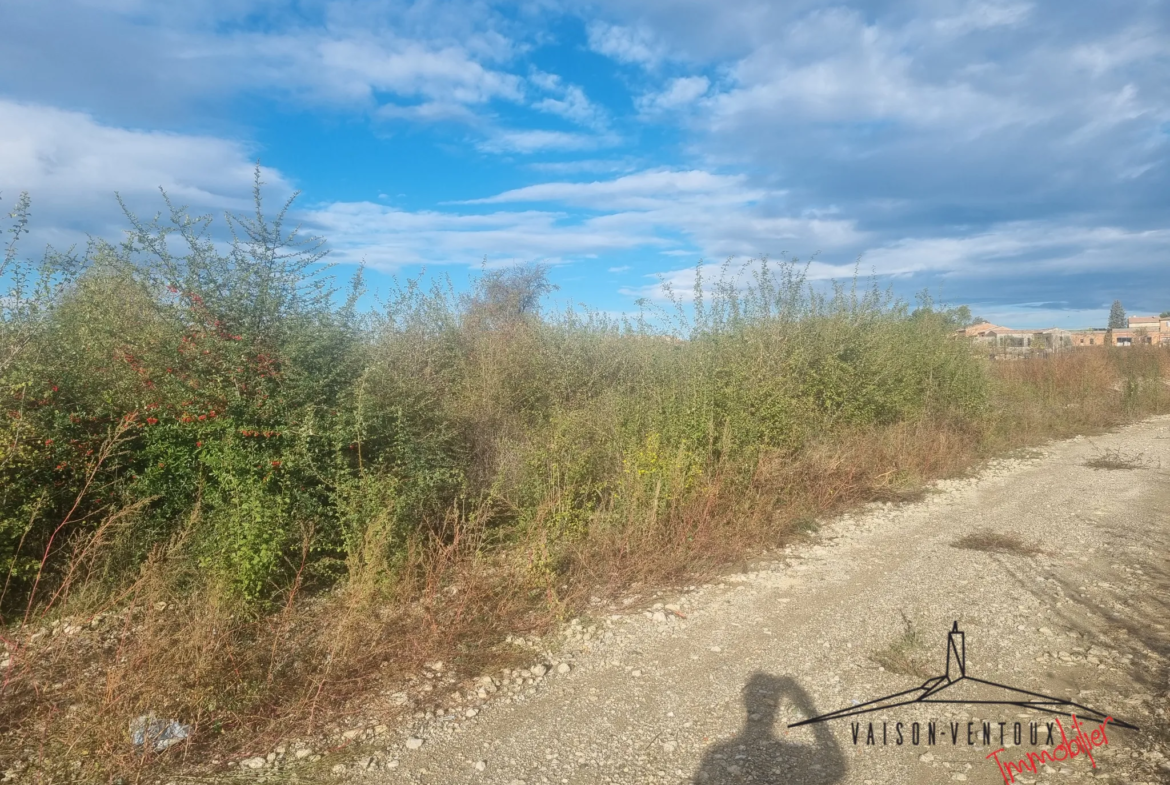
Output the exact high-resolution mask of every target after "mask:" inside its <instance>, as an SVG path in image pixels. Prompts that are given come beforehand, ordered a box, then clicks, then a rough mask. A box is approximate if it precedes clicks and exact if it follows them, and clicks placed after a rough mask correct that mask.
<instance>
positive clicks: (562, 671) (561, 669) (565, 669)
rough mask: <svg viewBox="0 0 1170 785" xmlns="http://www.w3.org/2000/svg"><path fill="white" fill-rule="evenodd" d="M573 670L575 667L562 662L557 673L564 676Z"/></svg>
mask: <svg viewBox="0 0 1170 785" xmlns="http://www.w3.org/2000/svg"><path fill="white" fill-rule="evenodd" d="M571 670H573V666H572V665H570V664H569V663H567V662H562V663H561V664H560V665H558V666H557V673H559V674H561V675H562V676H563V675H564V674H566V673H568V672H569V671H571Z"/></svg>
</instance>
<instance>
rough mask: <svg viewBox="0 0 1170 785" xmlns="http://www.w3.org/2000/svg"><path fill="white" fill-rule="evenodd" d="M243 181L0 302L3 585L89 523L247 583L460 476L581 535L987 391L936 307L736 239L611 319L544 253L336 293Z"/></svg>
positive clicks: (455, 502) (115, 559)
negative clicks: (766, 255) (665, 296)
mask: <svg viewBox="0 0 1170 785" xmlns="http://www.w3.org/2000/svg"><path fill="white" fill-rule="evenodd" d="M255 198H256V205H257V212H256V214H255V216H252V217H246V218H241V217H232V216H228V222H229V225H230V227H231V228H232V230H233V233H232V236H233V241H232V242H231V244H230V245H229V246H228V247H227V248H226V249H223V248H220V247H217V245H216V243H215V242H213V240H212V238H211V236H210V234H209V225H210V220H211V219H210V218H207V217H204V218H192V217H190V216H188V215H186V214H185V212H184V211H183V210H181V209H176V208H173V207H172V206H171V205H170V203H169V202H168V203H167V206H168V208H169V222H168V221H160V219H159V218H158V217H156V218H155V220H154V221H153V222H150V223H143V222H141V221H139V220H137V219H135V218H133V217H132V216H129V213H127V215H128V216H129V217H130V220H131V229H130V230H129V231H128V232H127V238H126V240H125V241H124V242H123V243H122V244H121V245H118V246H114V245H111V244H108V243H96V244H94V245H92V246H91V247H90V248H89V249H88V251H87V253H86V255H85V257H84V259H82V260H80V262H70V263H69V264H66V263H65V262H64V261H63V258H58V257H54V259H53V260H50V263H43V264H42V265H41V268H42V269H41V274H42V278H44V279H45V283H43V284H42V285H41V287H40V289H39V290H38V292H39V294H38V296H37V298H34V299H35V300H36V302H37V303H38V308H35V309H32V310H29V309H25V310H19V309H10V310H9V311H7V312H6V315H5V316H6V318H5V325H4V327H5V330H6V340H8V341H9V343H11V342H12V338H11V337H10V336H12V335H15V334H16V333H17V332H21V334H22V335H27V337H26V340H25V344H24V345H23V346H22V347H21V349H20V350H19V352H14V353H13V358H12V360H11V361H9V363H8V364H7V365H6V367H5V368H4V370H3V377H2V384H3V391H2V392H3V395H4V396H5V397H6V399H7V406H6V408H7V414H8V417H7V419H6V420H5V423H4V429H5V430H4V433H3V437H4V443H5V444H6V445H7V446H6V448H5V450H6V452H5V457H4V462H3V465H2V466H0V483H2V485H3V488H4V490H3V492H2V494H3V495H2V496H0V567H2V568H3V569H4V572H6V573H7V580H8V586H7V589H6V592H5V601H6V602H7V604H8V605H9V606H11V605H13V604H17V605H25V604H27V603H28V602H29V601H35V600H37V599H38V598H37V597H34V596H33V592H34V587H35V586H36V585H37V584H38V582H39V581H47V582H48V584H55V583H56V582H59V581H60V580H61V575H62V569H63V565H64V564H66V563H67V561H68V558H69V555H70V554H76V553H77V552H78V550H79V549H84V548H85V547H86V545H85V544H86V543H87V542H89V541H90V540H91V539H92V538H94V537H95V536H97V535H98V534H99V533H100V535H101V537H103V538H105V541H108V542H109V543H110V544H109V545H107V546H106V547H105V548H104V553H105V556H104V557H103V561H102V565H101V568H100V570H101V571H102V573H103V574H104V575H105V576H106V578H107V579H108V580H109V581H110V582H111V585H110V588H111V589H113V588H114V585H116V584H117V583H118V581H119V580H120V579H122V578H124V577H126V576H128V575H132V574H133V573H134V570H135V565H137V564H138V563H140V562H141V561H142V559H143V558H145V557H146V555H147V554H148V553H149V552H150V551H151V549H152V548H154V547H156V546H157V545H159V544H160V543H164V542H166V541H168V540H169V539H171V538H173V537H176V536H178V535H179V534H180V533H182V534H183V536H184V537H187V538H189V539H191V540H192V541H193V543H194V545H193V547H194V549H195V551H196V552H197V553H198V554H199V558H200V560H201V564H202V565H203V566H204V568H205V569H206V571H207V574H208V575H209V576H212V577H213V578H214V579H215V580H216V581H218V583H219V584H220V585H221V587H222V588H223V589H225V590H228V593H229V594H231V595H232V596H236V597H237V598H239V599H241V600H246V601H248V602H252V603H255V602H263V601H265V600H267V599H270V598H272V597H274V596H276V595H277V594H278V593H279V592H280V591H281V590H282V589H284V588H285V587H287V586H288V585H289V582H290V581H291V580H292V577H293V575H294V574H296V575H297V576H298V579H302V580H303V579H306V578H309V579H312V580H316V581H318V582H322V583H328V582H331V581H333V580H335V579H337V578H338V577H341V576H342V575H343V571H344V563H345V559H346V558H347V556H348V555H349V554H351V553H352V552H353V549H354V548H355V547H357V544H358V543H361V542H363V541H364V537H365V527H366V526H367V525H368V523H369V521H371V520H374V519H375V518H378V519H381V518H384V517H385V516H386V515H389V517H390V520H391V521H392V526H391V527H390V531H389V532H387V534H386V538H385V542H384V547H386V548H387V549H389V550H390V553H388V554H387V557H388V559H389V561H390V562H391V563H393V562H394V560H395V559H396V558H397V557H398V556H400V555H401V552H402V549H403V548H404V547H405V545H406V542H407V540H408V538H409V536H410V535H411V534H412V533H414V532H418V531H421V530H426V529H428V528H429V529H432V530H435V531H440V530H441V529H442V526H443V522H444V521H445V520H446V519H447V516H448V514H449V512H450V510H451V509H454V508H457V507H459V506H460V505H463V507H464V508H466V507H467V506H468V505H471V506H472V507H482V508H490V509H491V510H492V514H491V516H490V517H491V520H492V526H493V527H494V529H495V531H496V532H497V535H498V536H499V537H502V538H504V539H507V538H509V537H511V536H515V535H518V534H519V533H522V532H523V531H526V530H527V527H529V526H532V525H538V526H542V527H547V528H549V531H550V532H552V533H555V535H556V537H561V536H564V537H568V538H570V539H572V538H574V537H575V538H581V537H586V536H587V535H588V534H589V531H590V529H591V527H600V528H601V529H607V528H612V527H613V526H615V525H619V524H620V525H633V524H634V523H635V522H636V521H639V520H641V521H643V522H644V520H645V519H646V518H647V516H649V517H650V518H651V519H653V518H655V517H656V516H657V515H658V511H659V510H661V509H665V508H666V507H668V506H669V505H672V504H676V503H678V502H679V501H680V500H682V499H683V498H684V497H686V496H687V494H688V493H690V492H691V491H692V490H693V488H694V487H695V482H696V478H698V477H700V476H702V475H703V474H704V473H708V474H710V473H711V472H714V471H723V472H728V471H730V472H731V473H732V474H735V473H736V472H738V473H739V475H740V476H741V479H743V480H744V481H746V480H747V479H748V477H749V476H750V470H751V467H752V466H754V465H755V462H756V461H757V459H758V458H759V456H760V452H761V450H779V451H788V452H793V451H796V450H799V449H800V448H801V446H802V445H803V444H804V443H805V442H806V441H807V440H808V439H809V438H810V437H811V436H813V435H816V434H822V433H824V432H826V431H828V430H832V429H839V428H856V427H860V426H866V425H880V424H890V423H896V422H901V421H907V420H913V419H916V418H922V417H925V416H945V417H958V418H962V417H968V416H971V415H973V414H974V413H976V412H977V411H978V410H979V408H980V407H981V406H982V405H983V403H984V400H985V395H986V383H985V378H984V375H983V374H982V372H981V370H980V368H979V366H978V365H977V363H976V362H975V361H974V360H973V359H972V357H971V356H970V354H969V353H968V352H967V351H966V350H965V349H964V348H963V347H962V346H960V345H959V344H957V343H956V342H954V341H951V340H948V338H947V332H948V328H949V327H950V326H951V325H950V323H949V322H948V321H947V319H946V318H945V315H941V314H939V313H937V312H935V311H933V310H931V309H929V308H927V309H919V310H918V311H916V312H915V313H914V314H911V313H909V311H908V309H907V308H906V306H905V305H904V304H902V303H899V302H896V301H893V300H892V299H891V298H890V297H888V296H887V295H884V294H883V293H881V292H879V291H876V290H869V291H864V292H861V293H860V294H859V293H857V292H856V291H854V290H845V289H844V288H837V289H835V290H834V291H832V292H829V293H827V294H818V293H816V292H815V291H814V290H813V289H812V288H811V287H809V286H808V285H807V283H806V282H805V280H804V279H803V277H802V276H801V274H800V270H799V268H797V267H796V266H794V265H793V264H792V263H785V264H774V263H768V262H765V261H760V262H758V263H756V265H755V267H754V269H752V275H753V277H752V279H751V280H750V281H749V282H748V284H747V286H746V288H745V286H744V285H743V281H737V280H736V278H737V273H738V271H737V270H735V269H732V268H731V267H730V266H728V267H725V268H724V272H723V276H722V277H721V278H720V280H718V281H716V282H715V283H714V285H713V286H708V291H705V290H704V282H703V281H701V280H699V281H698V282H697V284H696V287H695V292H694V297H693V299H692V300H691V303H690V305H687V304H686V303H684V301H683V299H682V298H680V297H677V296H674V295H673V294H672V297H673V299H674V302H675V308H674V309H673V310H672V311H653V310H652V311H649V312H647V313H646V314H645V315H644V317H643V318H640V319H637V320H628V321H624V322H618V321H615V320H613V319H608V318H605V317H603V316H600V315H597V314H592V313H588V312H584V313H582V312H573V311H568V312H564V313H546V312H543V311H542V309H541V308H540V303H541V299H542V297H543V296H544V295H545V294H547V293H548V292H549V291H551V288H552V287H551V286H550V285H549V284H548V282H547V279H546V277H545V275H544V270H543V269H541V268H539V267H531V266H530V267H520V268H514V269H511V270H504V271H488V272H485V273H484V274H483V275H482V276H481V277H480V279H479V280H478V282H477V284H476V285H475V287H474V289H473V291H471V292H470V293H468V294H466V295H459V294H457V293H455V292H454V291H452V289H451V288H450V286H449V285H447V286H443V285H441V282H440V283H439V284H437V285H434V286H432V287H431V288H430V289H429V290H426V289H424V288H423V287H422V285H421V282H419V281H413V282H408V283H406V284H405V285H403V286H402V287H401V288H400V289H399V290H398V291H396V292H395V293H394V294H393V296H392V297H391V299H390V301H389V303H388V305H387V306H386V308H385V309H384V311H383V312H381V313H378V314H359V313H358V312H357V310H356V302H357V298H358V296H359V295H360V292H361V277H360V274H359V275H358V276H357V277H355V278H354V280H353V282H352V285H351V287H350V290H349V292H348V297H343V296H341V295H340V294H339V293H338V292H337V291H336V290H335V289H334V288H333V287H332V285H331V282H332V279H331V277H330V276H329V275H328V268H327V266H325V265H323V264H322V259H323V256H324V251H323V248H322V241H321V240H319V239H316V238H302V237H300V236H299V234H298V233H297V232H296V231H295V230H294V231H291V232H286V230H285V228H284V221H285V217H286V212H287V210H288V207H289V205H288V204H286V205H285V206H284V208H283V209H282V210H281V211H280V212H279V213H278V214H277V216H276V217H275V218H274V219H272V220H268V219H266V218H265V217H264V216H263V214H262V213H261V210H260V208H261V196H260V183H259V180H257V184H256V193H255ZM179 248H181V249H182V250H181V251H180V250H176V249H179ZM10 257H11V258H10V263H13V264H14V263H15V256H13V255H12V254H10ZM46 265H47V266H46ZM78 269H83V270H84V271H83V272H82V273H81V274H80V275H78V274H77V270H78ZM739 277H741V278H742V275H741V276H739ZM127 511H130V512H129V513H128V514H127ZM112 520H116V521H117V523H116V525H114V526H112V527H111V523H110V522H111V521H112ZM306 543H308V546H307V547H308V552H309V554H310V556H309V557H308V558H307V561H306V558H305V556H304V554H303V553H302V551H304V549H305V547H306ZM298 554H299V555H300V556H299V557H298ZM298 559H299V560H298ZM39 599H41V600H43V599H44V595H43V594H42V595H41V596H40V597H39Z"/></svg>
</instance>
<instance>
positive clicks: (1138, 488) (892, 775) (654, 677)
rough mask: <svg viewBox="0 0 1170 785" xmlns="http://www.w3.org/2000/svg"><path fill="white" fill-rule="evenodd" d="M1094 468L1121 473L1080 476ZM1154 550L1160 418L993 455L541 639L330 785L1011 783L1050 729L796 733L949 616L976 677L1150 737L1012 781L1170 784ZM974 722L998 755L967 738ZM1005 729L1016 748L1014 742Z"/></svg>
mask: <svg viewBox="0 0 1170 785" xmlns="http://www.w3.org/2000/svg"><path fill="white" fill-rule="evenodd" d="M1103 457H1104V458H1109V459H1113V460H1107V461H1105V464H1106V465H1109V466H1112V467H1113V468H1090V467H1089V466H1086V465H1085V464H1086V463H1087V462H1092V461H1094V459H1101V458H1103ZM968 535H979V536H978V537H973V538H972V539H970V540H965V542H967V543H968V544H970V545H972V546H974V547H969V548H967V547H956V543H957V542H959V541H960V540H963V538H964V537H967V536H968ZM990 535H994V536H990ZM1168 553H1170V418H1164V417H1163V418H1157V419H1153V420H1148V421H1145V422H1143V423H1139V424H1137V425H1134V426H1131V427H1128V428H1125V429H1122V430H1120V431H1117V432H1115V433H1111V434H1108V435H1105V436H1101V437H1094V438H1081V437H1078V438H1077V439H1073V440H1069V441H1065V442H1059V443H1054V444H1051V445H1048V446H1046V447H1045V448H1043V449H1041V450H1037V451H1034V452H1033V453H1030V454H1028V455H1025V456H1023V457H1019V458H1013V459H1007V460H1001V461H997V462H995V463H993V464H991V465H990V466H988V467H986V468H985V469H984V470H983V471H981V472H980V473H979V475H978V476H977V477H973V478H970V479H958V480H948V481H944V482H940V483H937V484H936V485H935V486H934V487H933V488H932V492H931V493H929V494H928V495H927V497H926V498H925V499H924V500H922V501H920V502H915V503H913V504H907V505H902V506H897V507H894V506H888V505H873V506H870V507H867V508H866V509H864V510H861V511H858V512H856V513H854V514H852V515H846V516H842V517H840V518H838V519H835V520H833V521H830V522H827V523H826V524H825V525H824V526H822V527H821V529H820V530H819V532H818V533H816V534H814V535H812V536H811V537H810V538H809V539H808V540H807V541H805V542H802V543H800V544H797V545H794V546H792V547H790V548H788V549H786V550H785V551H784V552H783V554H782V556H780V557H778V558H777V560H776V561H774V562H769V563H761V564H757V565H754V566H753V567H752V568H751V571H750V572H746V573H744V574H737V575H731V576H728V577H727V578H725V579H724V580H723V581H722V582H720V583H717V584H713V585H708V586H702V587H694V588H693V589H691V590H689V591H685V592H681V593H679V594H676V595H671V596H667V595H663V596H661V597H659V598H658V600H659V601H658V602H657V603H653V604H647V605H645V606H644V607H639V606H637V605H636V604H631V605H630V607H629V609H626V610H623V611H621V612H618V613H615V612H614V609H605V610H604V611H602V610H598V612H597V613H596V614H595V616H594V617H593V618H589V619H584V620H578V621H577V622H574V623H573V624H572V625H569V626H568V627H567V628H566V630H565V631H564V633H563V634H562V635H561V636H560V637H558V638H557V640H556V641H547V640H546V641H543V642H540V643H539V645H538V648H537V649H536V650H535V651H537V652H543V653H541V654H537V653H534V655H533V659H532V663H531V666H530V667H529V668H527V669H524V670H523V671H509V672H507V673H500V672H497V673H492V674H486V675H481V676H480V678H479V679H478V680H477V681H476V682H475V686H474V687H473V688H470V689H467V688H465V689H464V691H463V695H461V696H460V697H459V698H458V699H452V706H451V708H449V709H448V710H447V713H446V715H445V716H439V717H435V718H432V719H426V720H419V721H418V722H417V724H415V725H414V726H411V727H405V728H400V729H397V730H394V731H391V732H389V733H387V734H385V735H384V736H382V737H381V741H380V743H379V745H378V747H377V752H376V754H375V755H374V756H373V757H367V758H364V759H362V760H361V761H360V762H359V763H358V764H356V765H355V764H350V765H349V766H347V767H345V769H344V775H343V777H344V778H346V779H349V780H351V781H352V780H361V781H370V782H385V783H398V782H411V783H448V782H450V783H484V784H485V785H486V784H488V783H492V784H499V785H519V783H524V785H543V784H544V783H553V784H555V783H689V782H701V783H764V782H767V783H810V784H814V783H815V784H817V785H821V784H827V783H859V784H860V783H865V784H867V785H869V784H871V783H894V782H897V783H940V782H951V781H959V782H963V781H966V782H971V783H997V782H1004V781H1005V780H1004V777H1003V775H1002V774H1001V772H1000V769H999V768H998V767H997V765H996V763H995V761H994V760H992V759H989V758H987V756H988V755H989V753H991V752H992V751H994V750H998V749H1000V748H1005V750H1004V752H1002V753H1000V757H1001V760H1004V761H1005V762H1006V761H1007V760H1009V759H1019V758H1020V757H1022V756H1023V755H1025V754H1026V753H1027V752H1029V751H1036V752H1039V751H1040V750H1041V749H1045V748H1046V747H1044V742H1045V740H1046V736H1047V731H1046V730H1045V728H1046V723H1048V722H1052V721H1053V717H1052V716H1051V715H1045V714H1043V713H1042V712H1039V711H1037V710H1035V709H1029V708H1024V707H1019V706H1009V705H986V704H983V705H950V704H946V705H934V706H923V705H918V706H909V707H903V708H898V709H889V710H883V711H880V712H876V713H873V714H869V715H865V716H863V717H858V718H847V719H837V720H832V721H829V722H825V723H817V724H813V725H809V726H805V727H801V728H797V729H789V728H788V727H787V726H788V725H789V724H790V723H792V722H797V721H799V720H801V719H806V718H809V717H812V716H815V715H818V714H821V713H824V712H828V711H833V710H836V709H841V708H844V707H849V706H852V705H854V703H855V702H865V701H868V700H872V699H874V698H878V697H880V696H882V695H885V694H888V693H894V692H898V691H901V690H907V689H911V688H914V687H917V686H919V685H920V684H921V683H922V682H923V680H924V677H926V676H931V675H936V674H938V673H941V672H942V671H943V670H944V668H945V665H946V643H947V632H948V631H949V630H950V629H951V626H952V624H953V623H954V622H955V621H957V622H958V625H959V627H960V628H961V629H962V630H963V631H964V632H965V634H966V665H967V668H968V673H969V674H971V675H973V676H978V677H981V678H984V679H990V680H994V681H997V682H1001V683H1006V684H1010V685H1013V686H1017V687H1020V688H1024V689H1028V690H1033V691H1036V692H1040V693H1045V694H1048V695H1056V696H1059V697H1062V698H1068V699H1070V700H1073V701H1076V702H1078V703H1081V704H1085V705H1088V706H1090V707H1093V708H1096V709H1099V710H1101V711H1102V712H1103V713H1105V714H1109V715H1112V716H1114V717H1116V718H1118V719H1121V720H1125V721H1128V722H1130V723H1133V724H1135V725H1137V726H1140V728H1141V730H1139V731H1129V730H1125V729H1120V728H1116V727H1113V726H1108V729H1107V739H1108V743H1107V744H1106V745H1104V746H1100V747H1097V748H1096V749H1094V750H1093V756H1094V759H1095V761H1096V768H1095V769H1094V768H1093V767H1092V765H1091V764H1090V763H1089V761H1088V760H1087V756H1086V755H1085V754H1081V755H1079V756H1078V757H1077V758H1075V759H1073V760H1066V761H1063V762H1054V763H1052V764H1049V765H1046V766H1045V765H1042V766H1040V767H1039V768H1038V771H1037V773H1036V774H1031V773H1030V772H1024V773H1023V774H1022V775H1017V776H1016V779H1015V781H1017V782H1024V783H1034V782H1050V783H1058V782H1059V783H1078V782H1090V781H1093V782H1100V781H1105V782H1116V783H1140V782H1148V783H1170V758H1168V757H1167V756H1170V723H1168V720H1167V716H1166V712H1167V710H1168V709H1170V692H1168V691H1170V684H1168V673H1170V670H1168V660H1170V630H1168V628H1167V624H1170V612H1168V611H1170V565H1168V560H1167V554H1168ZM440 668H441V666H440ZM964 684H968V682H964ZM966 697H971V698H972V699H978V698H979V697H980V696H977V695H974V694H970V695H966ZM857 720H860V721H861V725H859V726H858V739H857V742H856V743H855V742H854V738H853V734H854V726H853V725H852V723H853V722H855V721H857ZM985 721H986V722H989V723H990V727H991V729H992V738H991V739H990V744H989V745H988V744H983V743H982V741H983V740H982V739H981V738H980V735H981V733H982V731H981V728H982V723H983V722H985ZM1062 721H1063V722H1064V723H1065V725H1066V726H1067V724H1068V720H1067V718H1063V720H1062ZM870 722H873V723H874V728H875V735H874V743H873V744H867V743H866V740H867V736H868V728H869V723H870ZM899 722H900V723H902V724H903V727H902V729H901V730H902V739H903V741H902V744H901V745H898V744H897V743H896V741H897V738H896V731H897V728H896V724H897V723H899ZM914 722H919V723H920V726H919V727H920V732H921V736H920V737H919V743H918V744H917V745H915V744H913V742H912V739H911V731H910V728H911V727H912V723H914ZM930 722H934V723H935V724H936V729H937V738H936V741H935V743H934V744H929V743H928V739H927V728H928V723H930ZM969 722H973V723H974V724H973V725H968V723H969ZM1001 722H1003V723H1006V726H1005V727H1006V731H1005V736H1004V742H1003V743H1001V741H1000V725H999V724H1000V723H1001ZM1016 722H1019V723H1021V726H1022V729H1023V730H1022V733H1023V746H1022V747H1013V746H1011V745H1012V732H1013V731H1012V729H1013V726H1014V723H1016ZM1031 722H1038V723H1040V726H1039V732H1040V746H1036V747H1033V746H1031V745H1030V744H1029V739H1028V736H1029V723H1031ZM883 723H885V725H884V733H885V740H886V743H885V744H884V745H883V743H882V740H883ZM1094 727H1096V726H1095V725H1090V727H1089V729H1090V730H1092V728H1094ZM971 730H973V731H974V736H973V737H972V736H971V735H970V731H971ZM972 738H973V743H970V744H969V743H968V741H969V739H972ZM954 739H957V741H953V740H954ZM1059 741H1060V736H1059V731H1057V732H1056V742H1059ZM371 749H373V748H372V747H371ZM1013 753H1015V754H1014V756H1013ZM338 771H339V772H340V771H341V769H338Z"/></svg>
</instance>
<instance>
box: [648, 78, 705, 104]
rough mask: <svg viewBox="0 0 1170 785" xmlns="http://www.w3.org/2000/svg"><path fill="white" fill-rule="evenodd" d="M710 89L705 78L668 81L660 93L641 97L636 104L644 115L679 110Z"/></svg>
mask: <svg viewBox="0 0 1170 785" xmlns="http://www.w3.org/2000/svg"><path fill="white" fill-rule="evenodd" d="M710 87H711V81H710V80H709V79H708V78H707V77H705V76H683V77H679V78H678V79H672V80H670V82H669V83H667V85H666V88H665V89H663V90H662V91H661V92H658V93H652V94H650V95H644V96H641V97H640V98H639V99H638V100H637V102H636V103H637V106H638V109H639V110H640V111H642V112H644V113H653V112H664V111H669V110H672V109H679V108H682V107H686V106H689V105H691V104H693V103H694V102H695V101H696V100H698V99H699V98H702V97H703V96H704V95H706V93H707V90H708V89H710Z"/></svg>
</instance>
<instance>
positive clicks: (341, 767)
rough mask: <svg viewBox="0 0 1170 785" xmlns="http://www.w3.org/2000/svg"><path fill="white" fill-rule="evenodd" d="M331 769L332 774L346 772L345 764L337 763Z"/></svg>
mask: <svg viewBox="0 0 1170 785" xmlns="http://www.w3.org/2000/svg"><path fill="white" fill-rule="evenodd" d="M329 771H330V773H332V774H345V764H344V763H335V764H333V768H331V769H330V770H329Z"/></svg>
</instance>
